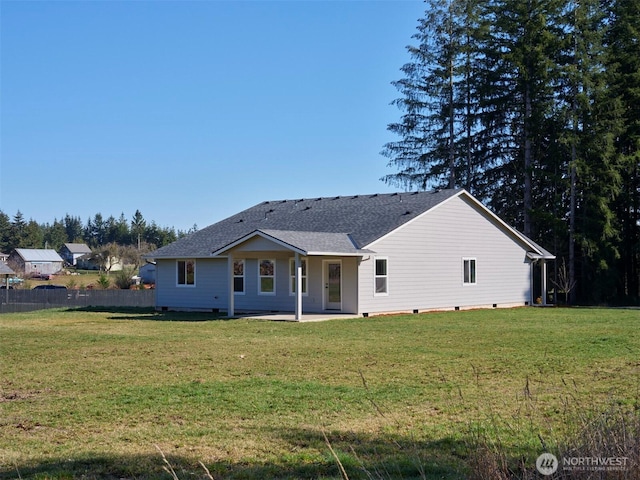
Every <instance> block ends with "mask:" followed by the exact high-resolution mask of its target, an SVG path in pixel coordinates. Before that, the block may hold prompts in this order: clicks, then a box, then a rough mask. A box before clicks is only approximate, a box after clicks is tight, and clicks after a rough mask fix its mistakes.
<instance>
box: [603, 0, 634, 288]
mask: <svg viewBox="0 0 640 480" xmlns="http://www.w3.org/2000/svg"><path fill="white" fill-rule="evenodd" d="M639 12H640V2H639V1H638V0H616V1H615V2H614V3H613V7H612V11H611V28H610V30H609V34H608V36H607V46H608V49H609V57H608V64H607V71H608V73H609V74H610V77H609V78H610V80H609V81H610V89H611V93H612V96H613V101H614V102H617V103H618V105H620V107H621V112H622V117H623V130H622V132H621V134H620V135H619V136H618V137H617V138H616V151H617V154H618V159H617V160H618V165H619V169H620V181H621V182H620V192H619V195H618V196H617V197H616V200H615V205H614V210H615V218H616V220H617V222H618V227H619V236H620V241H619V247H620V248H619V259H618V261H617V262H616V263H617V266H618V272H619V281H618V285H617V290H618V296H620V297H625V296H630V297H634V298H636V299H638V298H640V232H639V229H640V225H639V224H640V13H639Z"/></svg>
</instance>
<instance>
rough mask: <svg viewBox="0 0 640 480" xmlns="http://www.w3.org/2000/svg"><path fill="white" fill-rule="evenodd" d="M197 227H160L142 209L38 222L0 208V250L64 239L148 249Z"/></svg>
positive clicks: (52, 243) (56, 243) (55, 247)
mask: <svg viewBox="0 0 640 480" xmlns="http://www.w3.org/2000/svg"><path fill="white" fill-rule="evenodd" d="M195 230H197V227H196V226H195V225H194V226H193V228H192V229H190V230H189V231H188V232H183V231H180V230H178V231H176V230H175V229H174V228H172V227H159V226H158V225H157V224H156V223H155V222H154V221H151V222H149V223H147V221H146V220H145V219H144V217H143V216H142V213H140V211H139V210H136V212H135V214H134V215H133V217H132V219H131V220H130V221H129V220H127V219H126V218H125V216H124V214H121V215H120V217H119V218H117V219H116V218H115V217H113V216H109V217H108V218H106V219H104V218H103V216H102V214H100V213H97V214H96V215H94V216H93V217H92V218H89V219H88V220H87V222H86V223H83V222H82V220H80V217H74V216H72V215H69V214H67V215H65V217H64V218H63V219H61V220H57V219H55V220H54V221H53V223H46V224H39V223H37V222H36V221H35V220H28V221H27V220H25V218H24V215H23V214H22V213H21V212H20V211H18V212H17V213H16V214H15V215H14V216H13V218H10V217H9V216H8V215H7V214H6V213H4V212H2V211H1V210H0V252H4V253H11V252H12V251H13V250H14V249H16V248H50V249H53V250H56V251H59V250H60V247H62V245H64V244H65V243H86V244H87V245H88V246H89V247H91V248H92V249H94V250H96V249H100V248H102V247H104V246H106V245H114V244H117V245H120V246H125V247H126V246H135V247H136V248H138V249H139V248H140V246H141V245H144V249H145V251H151V250H154V249H155V248H159V247H162V246H164V245H168V244H169V243H171V242H174V241H175V240H177V239H178V238H180V237H183V236H185V235H187V234H189V233H191V232H193V231H195Z"/></svg>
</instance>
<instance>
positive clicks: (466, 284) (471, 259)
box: [462, 257, 478, 287]
mask: <svg viewBox="0 0 640 480" xmlns="http://www.w3.org/2000/svg"><path fill="white" fill-rule="evenodd" d="M465 262H473V273H474V275H473V281H471V269H469V281H468V282H465V281H464V277H465V275H466V273H467V270H466V268H465V265H464V264H465ZM469 266H471V263H469ZM477 284H478V259H477V258H476V257H462V286H463V287H472V286H474V285H477Z"/></svg>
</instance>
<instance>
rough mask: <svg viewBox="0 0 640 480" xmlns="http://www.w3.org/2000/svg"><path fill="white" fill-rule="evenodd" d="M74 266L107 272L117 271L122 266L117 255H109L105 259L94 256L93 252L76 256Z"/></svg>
mask: <svg viewBox="0 0 640 480" xmlns="http://www.w3.org/2000/svg"><path fill="white" fill-rule="evenodd" d="M76 266H77V267H78V268H80V269H82V270H100V269H104V270H105V271H108V272H118V271H120V270H122V269H123V268H124V265H123V264H122V260H121V259H120V258H119V257H115V256H113V257H109V258H108V259H107V260H106V261H102V260H101V259H99V258H96V257H95V256H94V255H93V254H91V253H87V254H85V255H82V256H81V257H79V258H78V260H77V263H76Z"/></svg>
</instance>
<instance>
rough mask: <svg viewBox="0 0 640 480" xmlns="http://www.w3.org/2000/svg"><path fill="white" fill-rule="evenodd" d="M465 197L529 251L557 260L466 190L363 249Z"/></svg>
mask: <svg viewBox="0 0 640 480" xmlns="http://www.w3.org/2000/svg"><path fill="white" fill-rule="evenodd" d="M463 195H464V196H465V198H467V199H469V200H470V201H471V202H472V203H473V204H474V205H476V206H477V207H478V208H479V209H480V210H482V211H483V212H484V213H485V214H487V215H488V216H489V217H491V218H492V219H493V220H495V221H496V222H497V223H498V224H500V226H501V227H502V228H504V229H505V230H506V231H507V232H508V233H510V234H511V235H513V236H514V237H516V238H517V239H518V240H519V241H520V242H522V243H524V245H525V246H526V247H528V248H529V249H531V250H533V251H534V252H535V253H537V254H538V255H540V256H541V257H543V258H546V259H547V260H553V259H555V258H556V257H555V255H551V256H549V255H546V254H545V252H543V251H541V250H540V249H541V248H542V247H540V246H539V245H536V244H535V243H534V242H533V240H531V239H529V238H527V237H525V236H524V235H523V234H522V233H520V232H518V231H517V230H516V229H514V228H512V227H510V226H509V225H508V224H507V223H505V222H504V220H502V219H501V218H500V217H498V216H497V215H496V214H495V213H493V212H492V211H491V210H489V209H488V208H487V207H485V206H484V205H483V204H482V202H480V201H479V200H478V199H476V198H475V197H474V196H473V195H471V194H470V193H469V192H467V191H466V190H465V189H461V190H460V191H459V192H458V193H456V194H455V195H451V196H450V197H449V198H445V199H444V200H443V201H441V202H440V203H438V204H436V205H434V206H433V207H431V208H430V209H429V210H426V211H424V212H422V213H421V214H420V215H418V216H416V217H414V218H412V219H411V220H409V221H408V222H405V223H403V224H402V225H400V226H398V227H397V228H396V229H395V230H392V231H390V232H388V233H387V234H385V235H383V236H382V237H380V238H377V239H375V240H374V241H373V242H371V243H369V244H367V245H363V249H368V248H371V247H373V246H374V245H375V244H376V243H378V242H380V241H382V240H384V239H385V238H387V237H388V236H389V235H392V234H395V233H396V232H398V231H399V230H401V229H403V228H405V227H407V226H408V225H411V224H412V223H413V222H415V221H417V220H418V219H420V218H422V217H423V216H425V215H427V214H428V213H430V212H433V211H434V210H435V209H437V208H440V207H441V206H443V205H445V204H446V203H447V202H450V201H451V200H452V199H454V198H458V197H461V196H463Z"/></svg>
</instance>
